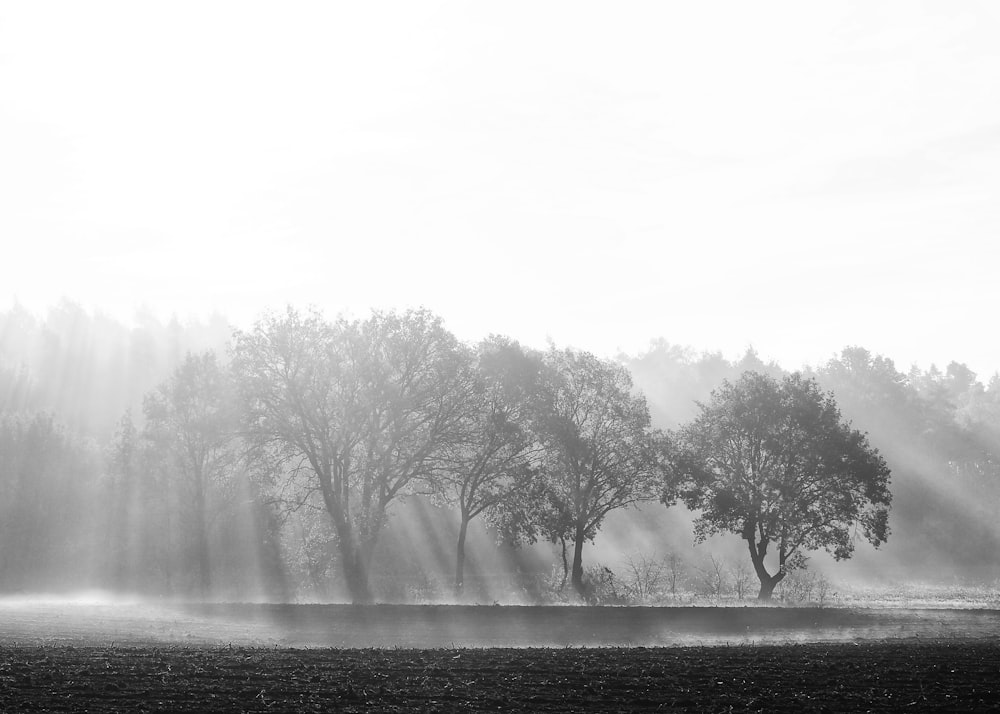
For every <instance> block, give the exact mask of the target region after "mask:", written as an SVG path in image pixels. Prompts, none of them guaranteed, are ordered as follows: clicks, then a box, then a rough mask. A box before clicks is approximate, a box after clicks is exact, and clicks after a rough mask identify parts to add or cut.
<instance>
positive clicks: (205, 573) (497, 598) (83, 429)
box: [0, 302, 1000, 605]
mask: <svg viewBox="0 0 1000 714" xmlns="http://www.w3.org/2000/svg"><path fill="white" fill-rule="evenodd" d="M237 332H238V331H237ZM243 334H246V333H243ZM442 334H445V333H442ZM233 336H234V328H232V327H231V326H230V325H229V324H228V322H227V321H226V320H225V318H224V317H222V316H218V317H217V318H214V319H213V320H212V321H211V322H209V323H203V322H198V321H191V322H187V323H181V322H180V321H177V320H172V321H170V322H168V323H167V324H163V323H161V322H159V321H157V320H156V319H154V318H151V317H149V316H146V317H144V318H142V319H141V320H139V321H137V322H136V324H134V325H132V326H125V325H123V324H121V323H119V322H117V321H115V320H112V319H110V318H107V317H105V316H103V315H101V314H93V313H88V312H87V311H85V310H83V309H81V308H79V307H78V306H76V305H74V304H73V303H70V302H64V303H62V304H61V305H59V306H58V307H56V308H54V309H52V310H50V311H49V312H48V313H47V314H46V315H45V316H43V317H36V316H34V315H32V314H31V313H29V312H27V311H26V310H24V309H23V308H14V309H13V310H10V311H8V312H6V313H4V314H2V315H0V479H2V482H0V488H2V489H3V493H4V495H5V497H4V503H5V508H4V510H3V513H2V516H0V533H2V538H0V593H3V594H5V595H7V596H29V595H42V594H46V595H50V596H53V595H61V596H68V595H72V594H74V593H81V592H87V591H90V592H97V593H103V594H104V595H103V596H107V597H115V598H125V599H128V598H153V599H156V600H162V599H164V598H166V599H168V600H175V601H213V602H300V603H329V602H349V601H351V600H352V599H356V595H357V593H356V592H352V590H351V588H350V583H349V582H348V581H345V579H344V575H343V572H344V570H343V568H344V563H343V558H344V557H345V556H344V553H345V551H344V550H343V549H342V548H340V547H339V546H338V538H342V537H344V535H343V533H340V534H338V530H337V527H336V523H335V521H332V520H331V517H330V513H329V512H328V511H327V509H326V508H325V507H324V504H323V502H322V499H320V498H319V497H318V492H317V491H316V490H315V488H314V487H313V486H310V485H309V483H308V482H303V481H301V480H300V479H297V478H296V477H295V474H296V473H298V472H299V471H300V470H301V469H303V468H306V466H304V465H303V463H301V462H296V461H294V460H289V458H287V456H285V455H282V452H275V451H271V452H268V451H267V450H266V449H264V448H263V445H262V444H261V443H257V444H254V443H252V441H251V440H250V438H249V437H248V436H247V435H246V433H245V429H246V427H245V426H240V424H242V423H243V422H241V418H242V417H240V416H239V414H237V413H236V412H238V411H239V410H240V409H242V408H243V407H241V406H240V404H242V402H239V400H238V399H237V398H236V397H235V396H234V395H235V391H231V390H235V389H236V387H234V386H233V385H232V384H230V382H229V381H227V380H229V379H230V377H229V376H227V375H229V374H230V370H231V366H230V363H231V361H232V357H233V351H232V349H233V348H232V345H233ZM453 344H454V346H453V347H452V348H449V349H456V350H460V351H461V350H472V349H473V348H474V347H475V346H474V345H466V344H463V343H460V342H454V343H453ZM605 362H606V363H607V364H608V365H612V366H613V365H619V366H624V367H626V368H627V370H628V373H629V374H630V375H631V379H632V384H633V386H632V391H633V394H635V395H642V396H644V397H645V401H646V403H648V405H649V411H650V415H651V419H652V427H654V428H658V429H662V430H671V429H675V428H677V427H678V426H679V425H681V424H683V423H684V422H686V421H688V420H690V419H691V418H693V417H694V415H695V414H696V413H697V411H698V409H699V407H698V404H699V403H700V402H704V401H705V400H707V399H708V398H709V397H710V395H711V393H712V391H713V390H715V389H717V388H719V386H720V385H721V384H722V383H723V380H734V379H736V378H737V377H738V376H739V375H740V374H742V373H744V372H746V371H752V372H761V373H767V374H771V375H776V376H777V375H782V374H785V373H787V372H788V369H787V368H786V367H785V366H782V365H778V364H776V363H774V362H767V363H765V362H764V361H762V360H761V359H760V358H759V357H758V356H757V355H756V353H754V352H753V351H752V350H750V351H748V352H747V353H746V354H744V355H743V356H742V357H739V358H738V359H734V360H730V359H727V358H725V357H723V356H722V355H721V354H719V353H711V352H701V353H700V352H696V351H694V350H692V349H690V348H682V347H678V346H675V345H671V344H670V343H668V342H666V341H664V340H662V339H661V340H656V341H653V342H651V344H650V347H649V349H648V350H646V351H645V352H643V353H642V354H637V355H618V356H617V358H615V359H613V360H610V359H608V360H605ZM797 369H798V370H800V371H804V372H805V373H806V374H808V375H811V376H813V377H815V379H816V380H817V381H818V382H819V384H820V385H821V386H822V388H823V389H825V390H830V391H831V392H832V394H833V395H834V396H835V398H836V402H837V404H838V406H839V407H840V410H841V413H842V416H843V417H844V418H845V419H846V420H849V421H850V422H851V424H852V425H853V426H854V427H855V428H858V429H860V430H862V431H864V432H866V433H867V434H868V438H869V440H870V442H871V444H872V446H873V447H875V448H877V449H878V450H879V452H880V453H881V454H882V455H883V456H884V458H885V460H886V462H887V464H888V466H889V467H890V468H891V471H892V477H891V492H892V497H893V498H892V505H891V512H890V518H889V524H890V529H891V533H890V535H889V537H888V540H887V542H886V543H885V544H884V545H882V546H881V547H880V548H878V549H874V548H871V547H870V546H867V544H865V543H863V542H859V543H858V547H857V548H856V549H855V552H854V553H853V557H851V558H850V559H848V560H844V561H841V562H837V561H835V560H834V559H833V558H832V557H830V556H829V555H828V554H826V553H824V552H822V551H816V552H811V553H808V554H807V555H808V559H807V561H806V564H805V568H804V569H803V570H801V571H799V572H798V573H796V574H795V577H794V578H790V579H789V582H788V583H786V585H785V589H784V591H780V592H782V593H784V594H782V595H781V597H783V598H785V600H786V601H787V602H789V603H793V602H801V601H817V600H823V601H825V602H827V603H829V602H835V601H836V599H837V598H840V599H841V601H842V602H851V601H852V599H851V598H852V597H858V593H863V592H868V593H876V594H877V595H875V596H873V597H883V598H884V597H888V594H889V593H893V592H896V593H900V592H907V593H910V597H911V599H920V597H921V595H920V593H924V594H925V595H927V594H928V593H941V594H942V595H941V597H945V596H946V594H947V593H949V592H951V593H954V592H956V591H958V590H961V589H963V588H964V589H965V591H967V592H990V591H991V590H995V588H996V582H997V578H998V576H1000V548H998V545H1000V532H998V530H997V525H996V520H995V509H996V505H997V504H998V503H1000V486H998V483H1000V479H998V478H997V473H996V469H997V464H998V463H1000V462H998V461H997V454H998V453H1000V421H998V419H1000V380H998V379H997V378H996V377H993V378H992V379H990V380H988V381H987V382H986V383H985V384H984V383H983V381H982V380H981V379H980V378H979V377H978V376H977V375H975V374H973V373H972V372H971V371H970V370H969V369H968V368H966V367H965V366H964V365H962V364H961V363H960V362H952V363H950V364H948V365H946V366H945V367H944V369H938V368H936V367H931V368H930V369H928V370H920V369H917V368H913V369H910V370H908V371H907V372H905V373H904V372H902V371H900V370H898V369H897V368H896V366H895V365H894V363H893V362H892V360H890V359H889V358H886V357H883V356H880V355H876V354H872V353H870V352H868V351H867V350H865V349H864V348H862V347H848V348H845V349H844V350H843V352H841V353H840V354H839V355H835V356H832V357H831V358H830V359H829V361H828V362H826V363H824V364H819V365H813V366H808V365H804V366H799V367H798V368H797ZM185 370H187V371H185ZM185 375H187V376H186V377H185ZM194 378H197V379H201V380H203V381H201V382H196V383H197V384H201V385H202V388H203V389H207V387H206V386H205V385H209V384H212V385H215V386H213V387H212V389H215V390H216V392H215V393H214V394H215V396H213V397H211V399H209V398H207V397H206V394H205V393H202V394H201V395H200V396H201V397H202V398H201V399H200V400H198V401H189V402H185V401H184V400H185V399H188V398H189V397H190V395H189V394H188V393H187V392H185V391H184V390H185V389H188V387H185V386H184V385H185V382H184V379H194ZM209 378H211V380H215V381H204V380H207V379H209ZM513 378H514V377H511V376H508V377H505V379H508V381H509V380H510V379H513ZM505 388H506V389H507V390H508V397H505V398H513V397H510V394H513V392H510V389H513V387H511V385H510V383H508V384H507V386H506V387H505ZM178 390H180V391H178ZM227 390H229V391H227ZM518 398H520V397H518ZM213 400H214V401H213ZM185 405H186V406H185ZM195 407H197V410H200V411H191V410H192V409H195ZM185 420H186V421H185ZM191 420H195V422H198V420H201V422H198V423H208V422H211V423H212V424H213V425H214V426H212V429H215V430H216V431H211V430H210V431H209V432H199V433H201V434H202V441H200V442H198V443H197V444H195V443H194V442H191V441H186V442H184V444H185V449H186V450H184V449H182V450H178V448H177V442H175V441H174V440H173V439H174V438H175V437H174V436H172V434H174V433H175V432H176V430H177V429H178V428H179V427H178V425H179V424H185V423H195V422H192V421H191ZM206 420H208V421H206ZM227 420H228V421H227ZM220 425H221V426H220ZM227 425H228V426H227ZM172 430H173V431H172ZM227 430H228V431H227ZM224 431H225V434H223V432H224ZM205 433H209V434H210V436H211V438H209V437H205V436H204V434H205ZM195 448H197V449H200V450H201V451H200V452H199V453H200V456H199V459H200V460H199V461H198V462H197V464H195V465H196V466H197V469H194V470H192V462H190V461H189V460H186V459H188V454H189V452H190V450H191V449H195ZM512 448H513V447H512ZM517 449H522V450H523V453H522V452H519V451H517ZM517 449H515V450H514V451H512V452H511V453H510V454H508V455H507V456H505V458H510V459H514V458H515V457H517V458H521V457H522V456H524V455H525V454H528V453H529V452H530V449H527V447H523V446H518V447H517ZM525 449H527V450H525ZM515 452H517V453H515ZM448 453H449V455H448V456H447V458H446V459H444V457H442V459H444V460H440V461H438V462H435V465H434V466H433V468H431V467H430V466H428V467H427V473H428V474H430V473H432V472H434V470H435V469H437V470H440V469H444V468H446V463H451V462H452V461H454V463H456V464H457V463H459V462H458V461H455V459H457V458H458V456H457V455H456V453H457V452H454V451H451V452H448ZM525 458H527V457H525ZM449 459H450V460H451V461H448V460H449ZM518 463H521V462H518ZM523 463H524V464H525V465H524V466H523V468H526V469H528V471H526V472H525V473H526V474H529V475H530V474H531V473H534V472H533V471H532V469H537V468H541V466H540V465H539V464H540V463H541V462H538V463H536V462H531V461H530V459H528V460H526V461H524V462H523ZM532 464H534V465H532ZM448 468H451V467H448ZM400 473H402V472H400ZM538 473H539V474H540V473H541V472H538ZM504 478H511V477H510V476H509V475H508V476H504ZM531 478H535V479H540V478H541V476H540V475H537V476H533V477H531ZM529 480H530V479H529ZM400 483H402V479H400ZM498 483H499V482H498ZM519 483H520V482H519ZM503 484H505V485H502V486H498V487H497V488H498V489H499V490H498V491H497V493H502V492H504V490H503V489H507V488H514V486H515V484H514V482H513V481H504V482H503ZM517 487H518V488H521V487H522V486H521V485H518V486H517ZM529 490H530V489H529ZM505 493H507V494H508V495H507V496H504V498H503V499H501V500H500V501H487V502H484V503H487V505H488V507H486V506H484V510H483V511H482V512H481V513H479V514H477V517H474V518H470V520H469V522H468V529H467V533H465V535H464V536H463V538H464V546H463V547H464V577H463V580H462V582H461V583H460V585H461V587H460V588H459V589H456V582H455V559H456V542H457V541H458V539H459V530H460V526H461V524H462V518H461V514H460V513H459V511H458V510H457V506H456V502H455V501H454V500H453V499H452V497H450V496H449V495H448V493H447V492H446V491H443V490H440V489H438V488H437V487H436V486H435V482H434V480H433V479H432V478H429V477H426V478H425V477H424V476H423V475H421V477H420V478H416V477H415V478H413V479H412V480H409V481H407V482H406V483H402V485H401V486H400V489H399V492H398V497H396V498H393V499H392V500H389V501H386V503H385V508H384V511H383V512H382V513H381V514H377V517H376V520H374V521H371V522H370V523H371V524H373V525H368V526H364V525H363V524H362V527H366V528H372V527H375V528H377V530H376V531H375V533H376V536H377V537H375V538H373V540H372V542H371V552H370V553H368V554H367V557H368V558H369V559H368V560H367V561H366V562H367V564H368V566H369V572H368V580H369V584H370V588H371V600H372V601H373V602H382V603H421V604H427V603H446V602H454V603H479V604H494V603H497V604H540V603H549V604H558V603H574V602H579V601H580V598H579V595H578V594H577V593H575V592H573V590H572V588H571V587H570V586H569V585H568V582H569V581H570V580H571V579H572V578H571V577H570V576H571V575H572V573H571V572H570V571H571V568H570V565H571V562H570V561H571V560H572V542H567V541H566V540H565V539H564V537H560V536H558V533H560V532H561V531H557V530H552V529H551V528H549V529H548V530H547V528H548V527H547V526H544V522H543V521H537V522H532V518H542V516H531V512H530V510H529V511H518V510H517V509H516V508H514V500H513V499H512V497H511V496H510V495H509V494H512V493H514V491H507V492H505ZM644 494H645V495H644V496H643V497H642V498H639V497H636V498H634V499H630V500H628V501H627V502H623V506H622V507H621V508H616V509H614V510H612V511H609V512H608V514H607V517H606V518H604V519H603V520H601V521H600V523H599V524H598V525H597V527H596V528H595V530H594V531H593V532H592V535H588V537H587V539H586V542H585V543H584V544H583V548H582V553H583V558H582V567H583V576H582V577H583V579H584V580H585V581H586V583H587V587H588V588H589V591H588V592H589V593H590V594H589V598H590V599H589V601H590V602H592V603H601V604H615V605H626V604H633V605H648V604H675V605H679V604H712V603H715V604H718V603H742V602H746V603H749V602H751V601H752V600H753V596H754V594H755V592H756V591H755V589H754V587H753V582H752V581H753V579H754V578H753V577H752V571H750V570H749V560H748V558H747V554H746V543H745V542H744V541H742V540H741V539H740V538H738V537H737V536H735V535H730V536H726V535H724V534H722V535H716V536H712V537H711V538H708V539H707V540H705V542H702V543H697V544H696V542H695V538H694V536H693V523H694V520H695V518H696V516H697V514H696V513H693V512H691V511H689V510H688V509H687V508H686V507H685V506H684V505H682V504H675V505H672V506H670V507H669V508H668V507H666V506H664V505H663V504H662V503H660V502H659V500H658V494H657V493H656V490H655V488H654V489H653V490H651V491H647V492H644ZM502 502H503V504H502ZM501 505H504V506H505V508H501V507H500V506H501ZM561 538H563V539H562V540H561ZM567 546H568V548H569V549H568V550H567V549H566V548H567ZM977 588H978V589H979V590H977ZM852 594H853V595H852ZM927 597H931V598H933V597H934V596H932V595H927ZM973 599H974V598H973Z"/></svg>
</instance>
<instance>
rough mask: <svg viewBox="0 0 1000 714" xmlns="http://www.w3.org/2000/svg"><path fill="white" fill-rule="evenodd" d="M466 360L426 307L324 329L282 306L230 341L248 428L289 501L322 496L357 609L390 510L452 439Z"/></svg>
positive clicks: (312, 317)
mask: <svg viewBox="0 0 1000 714" xmlns="http://www.w3.org/2000/svg"><path fill="white" fill-rule="evenodd" d="M467 364H468V360H467V357H466V355H465V354H464V351H463V350H462V349H461V346H460V345H459V343H458V341H457V340H456V339H455V338H454V336H453V335H452V334H451V333H450V332H448V331H447V330H446V329H445V328H444V326H443V325H442V323H441V320H440V318H438V317H437V316H435V315H433V314H431V313H430V312H427V311H425V310H417V311H408V312H406V313H404V314H401V315H400V314H397V313H393V312H388V313H382V312H375V313H373V314H372V316H371V317H370V318H368V319H367V320H364V321H357V322H348V321H346V320H343V319H339V320H337V321H335V322H333V323H330V322H328V321H326V320H325V319H323V318H322V317H321V316H320V315H318V314H315V313H312V314H308V315H305V316H303V315H300V314H299V313H298V312H297V311H295V310H292V309H289V310H288V311H287V313H286V314H285V315H284V316H283V317H274V316H270V317H266V318H264V319H263V320H261V321H260V322H259V323H258V324H257V325H256V327H255V328H254V329H253V331H251V332H249V333H240V334H237V336H236V340H235V348H234V365H235V368H236V369H237V372H238V374H239V375H240V381H241V385H242V393H243V397H244V399H245V404H246V417H247V420H248V423H247V428H248V432H249V434H250V436H251V438H252V439H253V440H254V442H255V443H256V445H257V446H258V448H263V449H267V450H268V451H269V452H270V453H272V454H273V455H275V456H276V457H277V458H278V460H279V461H280V462H282V463H284V464H285V465H286V471H285V473H286V474H287V478H286V480H285V481H284V483H283V484H281V490H282V492H283V493H285V494H291V495H290V496H288V497H287V498H286V499H285V500H286V503H287V505H289V506H290V507H293V508H294V507H298V506H301V505H302V504H304V503H306V502H307V501H308V500H309V499H311V498H312V496H313V495H314V494H317V495H318V496H319V497H320V498H321V499H322V503H323V506H324V508H325V509H326V511H327V513H328V514H329V516H330V518H331V519H332V521H333V526H334V530H335V531H336V534H337V543H338V549H339V555H340V560H341V566H342V568H343V571H344V579H345V581H346V584H347V587H348V589H349V591H350V596H351V598H352V600H353V601H354V602H359V603H364V602H370V601H371V600H372V593H371V589H370V587H369V583H368V571H369V566H370V561H371V557H372V553H373V551H374V548H375V544H376V543H377V540H378V535H379V532H380V530H381V529H382V527H383V526H384V525H385V522H386V519H387V517H388V509H389V507H390V505H391V504H392V503H393V501H395V500H396V499H398V498H400V497H402V496H404V495H406V493H407V492H408V489H409V488H410V487H411V485H412V484H413V483H414V481H415V480H417V479H421V478H425V477H427V476H428V475H430V474H431V473H432V472H433V470H434V464H435V460H436V459H438V458H439V456H440V452H441V450H442V449H444V448H445V446H446V445H447V444H449V443H450V441H451V440H453V439H454V438H456V436H457V434H458V427H459V424H460V421H461V418H462V413H463V409H465V408H466V405H467V403H468V394H467V389H466V385H467V383H468V378H467Z"/></svg>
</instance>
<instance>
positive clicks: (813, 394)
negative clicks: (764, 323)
mask: <svg viewBox="0 0 1000 714" xmlns="http://www.w3.org/2000/svg"><path fill="white" fill-rule="evenodd" d="M700 408H701V414H700V415H699V416H698V417H697V418H696V419H695V420H694V421H693V422H691V423H690V424H689V425H687V426H685V427H684V428H683V429H682V430H681V431H680V433H679V435H678V440H677V448H676V450H675V451H674V454H673V456H674V459H673V460H674V467H675V469H676V473H677V475H678V476H680V477H681V479H682V482H683V486H682V488H681V497H682V498H683V500H684V501H685V503H686V504H687V505H688V507H690V508H692V509H697V510H699V511H700V512H701V515H700V516H699V518H698V519H697V521H696V522H695V535H696V538H697V539H698V540H699V541H703V540H704V539H705V538H707V537H708V536H709V535H711V534H714V533H723V532H731V533H738V534H740V536H741V537H742V538H743V539H744V540H746V541H747V548H748V550H749V552H750V560H751V563H752V564H753V568H754V571H755V572H756V574H757V576H758V578H759V579H760V592H759V594H758V598H759V599H760V600H769V599H770V598H771V594H772V593H773V591H774V588H775V586H776V585H777V584H778V583H779V582H781V580H782V579H783V578H784V577H785V576H786V575H787V573H788V572H789V571H790V570H792V569H795V568H797V567H801V566H802V565H803V564H804V562H805V555H804V552H805V551H808V550H816V549H820V548H824V549H826V550H828V551H829V552H831V553H832V554H833V556H834V557H835V558H836V559H838V560H841V559H844V558H849V557H850V556H851V554H852V552H853V550H854V540H855V535H854V534H855V533H856V532H857V530H858V528H860V531H861V533H862V534H863V535H864V537H865V538H866V539H867V540H868V541H869V542H870V543H872V545H874V546H876V547H878V546H879V545H880V544H881V543H882V542H884V541H885V539H886V537H887V536H888V533H889V527H888V515H889V503H890V501H891V494H890V493H889V468H888V467H887V466H886V464H885V461H884V460H883V459H882V457H881V456H880V455H879V453H878V451H876V450H875V449H873V448H871V447H870V446H869V444H868V439H867V437H866V436H865V435H864V434H862V433H860V432H858V431H856V430H853V429H851V428H850V426H849V425H848V424H846V423H844V422H842V421H841V419H840V412H839V410H838V409H837V405H836V403H835V402H834V399H833V396H832V395H831V394H824V393H822V392H821V391H820V389H819V387H818V386H817V385H816V382H815V381H813V380H811V379H804V378H803V377H802V376H800V375H798V374H795V375H791V376H789V377H785V378H784V379H783V380H782V381H780V382H779V381H777V380H775V379H773V378H771V377H769V376H766V375H763V374H759V373H755V372H748V373H746V374H744V375H743V377H742V378H741V379H740V380H739V381H737V382H735V383H730V382H725V383H724V384H723V386H722V387H721V388H719V389H718V390H716V391H714V392H713V393H712V398H711V400H710V401H709V403H708V404H703V405H700ZM668 495H669V494H668ZM664 500H665V501H666V502H668V503H669V502H670V500H669V498H666V497H665V498H664ZM771 546H775V547H776V548H777V555H778V568H777V570H776V571H775V572H771V571H769V570H768V567H767V565H766V563H765V558H766V556H767V555H768V551H769V549H770V548H771Z"/></svg>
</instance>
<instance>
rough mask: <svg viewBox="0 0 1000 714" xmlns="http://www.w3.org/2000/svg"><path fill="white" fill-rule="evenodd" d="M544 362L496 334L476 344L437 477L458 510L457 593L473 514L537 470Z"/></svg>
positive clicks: (509, 495) (526, 482)
mask: <svg viewBox="0 0 1000 714" xmlns="http://www.w3.org/2000/svg"><path fill="white" fill-rule="evenodd" d="M543 369H544V367H543V364H542V361H541V358H540V356H539V355H536V354H534V353H532V352H528V351H526V350H524V348H522V347H521V346H520V345H519V344H518V343H517V342H513V341H511V340H509V339H506V338H504V337H498V336H493V337H490V338H488V339H486V340H483V341H482V342H481V343H480V344H479V345H478V347H477V350H476V355H475V369H474V372H473V375H472V377H473V379H472V383H471V390H470V395H469V396H470V403H469V408H468V409H467V410H466V411H465V416H464V419H463V421H462V433H461V437H460V439H458V440H456V441H455V442H454V444H453V448H452V449H450V450H449V452H448V453H447V454H446V457H445V459H444V460H443V462H442V466H443V468H442V469H441V470H440V471H439V472H438V473H437V474H436V475H435V477H434V482H435V484H436V486H437V488H438V489H439V490H440V491H441V492H442V495H443V497H444V498H445V500H447V501H448V502H451V503H454V504H455V505H456V506H457V508H458V512H459V518H460V521H459V529H458V543H457V548H456V556H455V593H456V595H461V593H462V590H463V587H464V579H465V541H466V537H467V535H468V530H469V523H470V522H471V521H472V519H473V518H476V517H477V516H479V515H481V514H483V513H484V512H490V511H491V510H495V509H498V507H499V506H500V504H501V503H502V502H504V501H506V500H510V499H514V498H518V497H519V496H521V495H522V492H524V491H525V490H526V489H527V488H528V487H530V486H531V484H532V481H533V480H534V479H535V478H536V477H537V474H538V461H539V456H540V454H541V445H540V443H539V440H538V438H537V436H536V434H535V430H534V427H535V423H536V421H537V414H538V409H539V400H540V397H541V391H542V390H541V385H542V374H543Z"/></svg>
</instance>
